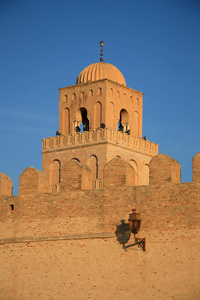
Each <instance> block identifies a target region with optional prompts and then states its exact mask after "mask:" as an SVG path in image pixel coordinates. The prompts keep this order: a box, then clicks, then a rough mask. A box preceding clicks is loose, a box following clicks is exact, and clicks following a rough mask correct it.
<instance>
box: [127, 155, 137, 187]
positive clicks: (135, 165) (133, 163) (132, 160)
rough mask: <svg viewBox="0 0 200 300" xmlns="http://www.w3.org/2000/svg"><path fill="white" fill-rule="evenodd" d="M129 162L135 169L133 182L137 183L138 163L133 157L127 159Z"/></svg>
mask: <svg viewBox="0 0 200 300" xmlns="http://www.w3.org/2000/svg"><path fill="white" fill-rule="evenodd" d="M129 163H130V164H131V166H132V167H133V169H134V170H135V178H134V184H135V185H138V165H137V163H136V161H135V160H134V159H131V160H130V161H129Z"/></svg>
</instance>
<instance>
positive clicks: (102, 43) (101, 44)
mask: <svg viewBox="0 0 200 300" xmlns="http://www.w3.org/2000/svg"><path fill="white" fill-rule="evenodd" d="M103 45H104V42H103V41H101V42H100V46H101V58H100V61H101V62H102V61H103Z"/></svg>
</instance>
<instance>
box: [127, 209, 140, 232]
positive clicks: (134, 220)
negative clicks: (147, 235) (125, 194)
mask: <svg viewBox="0 0 200 300" xmlns="http://www.w3.org/2000/svg"><path fill="white" fill-rule="evenodd" d="M128 222H129V228H130V230H131V232H132V233H134V234H137V233H138V232H139V230H140V224H141V217H140V214H139V213H136V209H133V212H132V213H131V214H129V219H128Z"/></svg>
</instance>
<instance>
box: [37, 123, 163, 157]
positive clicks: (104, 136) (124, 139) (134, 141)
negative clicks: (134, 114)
mask: <svg viewBox="0 0 200 300" xmlns="http://www.w3.org/2000/svg"><path fill="white" fill-rule="evenodd" d="M103 143H110V144H113V145H117V146H119V147H121V148H125V149H129V150H135V151H136V152H137V151H139V152H140V153H141V152H142V153H145V154H147V155H150V156H155V155H157V154H158V146H159V144H155V143H154V142H150V141H146V140H144V139H143V138H137V137H134V136H132V135H128V134H127V133H122V132H121V131H115V130H113V129H109V128H105V129H102V128H98V129H97V130H91V131H84V132H83V133H75V134H68V135H61V136H55V137H48V138H47V139H42V151H43V152H50V151H55V150H56V151H58V150H64V149H70V148H78V147H83V146H90V145H95V144H103Z"/></svg>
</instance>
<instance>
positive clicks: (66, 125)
mask: <svg viewBox="0 0 200 300" xmlns="http://www.w3.org/2000/svg"><path fill="white" fill-rule="evenodd" d="M63 133H64V134H69V133H70V109H69V108H68V107H66V108H65V109H64V111H63Z"/></svg>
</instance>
